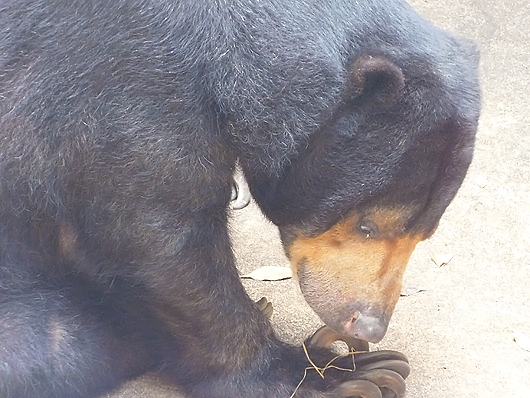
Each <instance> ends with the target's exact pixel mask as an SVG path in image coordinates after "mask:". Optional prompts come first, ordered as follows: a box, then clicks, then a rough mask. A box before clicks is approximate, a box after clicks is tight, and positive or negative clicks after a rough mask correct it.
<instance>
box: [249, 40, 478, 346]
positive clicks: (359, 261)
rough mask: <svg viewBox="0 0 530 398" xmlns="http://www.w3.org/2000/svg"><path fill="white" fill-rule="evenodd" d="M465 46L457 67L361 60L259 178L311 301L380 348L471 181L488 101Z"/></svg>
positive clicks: (325, 316) (265, 206)
mask: <svg viewBox="0 0 530 398" xmlns="http://www.w3.org/2000/svg"><path fill="white" fill-rule="evenodd" d="M461 46H462V47H461V48H462V49H463V48H466V50H467V51H468V52H469V56H462V57H461V58H460V59H459V61H458V62H459V65H454V64H443V63H439V64H436V63H433V62H431V63H429V62H425V61H424V62H422V60H421V59H417V60H414V62H411V61H410V60H409V61H408V63H406V62H401V61H399V60H392V59H391V58H390V57H387V56H384V55H378V54H362V55H360V56H357V57H356V59H355V60H353V61H352V62H351V64H350V66H349V72H348V73H349V76H348V77H347V79H345V81H346V83H345V89H344V90H343V92H342V93H341V99H340V101H339V103H338V104H336V106H334V107H333V108H332V109H331V110H330V111H329V113H328V114H327V116H326V118H325V121H323V122H322V123H321V124H320V126H319V128H318V129H316V130H315V131H314V132H313V133H312V134H311V135H310V137H309V139H308V140H307V142H306V143H305V145H303V146H301V147H300V148H299V149H298V153H297V155H296V156H293V157H292V158H291V159H289V162H288V163H287V165H286V166H285V167H284V168H283V170H282V173H281V174H280V175H279V176H275V175H269V176H267V175H264V174H261V175H259V176H258V177H256V175H257V174H256V175H254V174H253V173H252V170H249V173H248V174H249V176H248V177H249V184H250V187H251V191H252V193H253V195H254V197H255V199H256V201H257V202H258V204H259V205H260V207H261V208H262V210H263V211H264V213H265V214H266V215H267V216H268V217H269V218H270V219H271V220H272V221H273V222H274V223H275V224H276V225H278V226H279V228H280V232H281V236H282V240H283V244H284V247H285V251H286V253H287V255H288V257H289V258H290V260H291V264H292V267H293V270H294V274H295V275H296V276H297V278H298V280H299V283H300V287H301V290H302V292H303V294H304V296H305V298H306V300H307V302H308V303H309V304H310V305H311V306H312V308H313V309H314V310H315V311H316V312H317V314H318V315H319V316H320V317H321V319H322V320H323V321H324V322H325V323H326V324H327V325H328V326H330V327H332V328H333V329H335V330H336V331H337V332H340V333H343V334H346V335H351V336H355V337H357V338H360V339H363V340H367V341H371V342H378V341H380V340H381V339H382V337H383V336H384V334H385V332H386V330H387V327H388V323H389V320H390V317H391V314H392V312H393V310H394V307H395V305H396V302H397V300H398V298H399V295H400V292H401V286H402V279H403V274H404V271H405V267H406V264H407V262H408V260H409V257H410V255H411V253H412V252H413V250H414V248H415V246H416V244H417V243H418V242H420V241H421V240H423V239H426V238H427V237H429V236H430V235H431V234H432V233H433V232H434V230H435V229H436V227H437V225H438V222H439V220H440V217H441V216H442V214H443V212H444V211H445V209H446V207H447V206H448V205H449V203H450V201H451V200H452V199H453V197H454V196H455V194H456V192H457V190H458V188H459V187H460V185H461V183H462V181H463V179H464V176H465V174H466V171H467V169H468V166H469V164H470V162H471V158H472V152H473V144H474V137H475V133H476V128H477V123H478V116H479V90H478V83H477V78H476V65H477V57H476V54H475V55H472V54H471V53H473V52H474V51H475V52H476V50H470V49H469V47H468V45H467V43H462V45H461ZM247 169H251V167H247Z"/></svg>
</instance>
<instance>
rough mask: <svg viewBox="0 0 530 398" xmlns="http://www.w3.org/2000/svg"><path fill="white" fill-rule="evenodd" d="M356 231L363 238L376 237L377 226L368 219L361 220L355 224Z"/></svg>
mask: <svg viewBox="0 0 530 398" xmlns="http://www.w3.org/2000/svg"><path fill="white" fill-rule="evenodd" d="M357 231H358V232H359V234H361V235H363V236H364V237H365V238H376V237H377V235H378V231H377V227H376V226H375V225H374V224H373V223H371V222H368V221H363V222H361V223H359V224H358V225H357Z"/></svg>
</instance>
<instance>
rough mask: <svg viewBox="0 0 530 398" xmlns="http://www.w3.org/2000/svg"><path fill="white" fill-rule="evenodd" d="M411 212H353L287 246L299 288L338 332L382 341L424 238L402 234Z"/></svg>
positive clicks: (391, 210)
mask: <svg viewBox="0 0 530 398" xmlns="http://www.w3.org/2000/svg"><path fill="white" fill-rule="evenodd" d="M408 213H409V211H407V209H399V210H395V209H375V210H372V211H370V212H369V213H365V214H363V215H362V217H361V216H360V215H359V214H352V215H350V216H349V217H347V218H346V219H344V220H342V221H341V222H339V223H338V224H336V225H335V226H333V227H332V228H330V229H329V230H328V231H326V232H324V233H323V234H321V235H318V236H316V237H305V236H299V237H297V238H295V239H294V241H292V243H291V244H290V245H289V246H288V247H287V252H288V253H289V256H290V259H291V266H292V268H293V272H294V274H295V275H296V276H297V277H298V280H299V283H300V288H301V290H302V292H303V294H304V296H305V298H306V300H307V302H308V303H309V305H310V306H311V307H312V308H313V309H314V310H315V312H316V313H317V314H318V315H319V316H320V318H321V319H322V320H323V321H324V322H325V323H326V324H327V325H328V326H329V327H331V328H333V329H335V330H336V331H337V332H339V333H342V334H345V335H349V336H354V337H356V338H359V339H362V340H366V341H370V342H378V341H380V340H381V339H382V338H383V336H384V335H385V333H386V330H387V327H388V323H389V321H390V317H391V315H392V312H393V311H394V307H395V305H396V303H397V300H398V298H399V295H400V292H401V286H402V280H403V274H404V272H405V268H406V265H407V262H408V260H409V258H410V255H411V254H412V252H413V251H414V248H415V247H416V245H417V243H418V242H419V241H421V240H422V238H423V236H424V235H423V234H422V235H411V234H406V233H403V232H402V231H403V225H404V223H405V220H406V219H407V215H408Z"/></svg>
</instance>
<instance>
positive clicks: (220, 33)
mask: <svg viewBox="0 0 530 398" xmlns="http://www.w3.org/2000/svg"><path fill="white" fill-rule="evenodd" d="M477 62H478V55H477V50H476V48H475V46H474V45H473V44H471V43H468V42H466V41H462V40H459V39H456V38H454V37H452V36H451V35H449V34H447V33H444V32H443V31H441V30H439V29H437V28H435V27H434V26H433V25H431V24H430V23H428V22H427V21H425V20H424V19H422V18H421V17H420V16H419V15H418V14H416V13H415V12H414V11H413V10H412V9H411V8H410V7H409V5H407V4H406V3H405V2H403V1H401V0H365V1H362V2H354V1H348V0H332V1H327V2H321V1H312V0H308V1H300V0H282V1H279V0H259V1H258V0H233V1H220V0H212V1H197V0H112V1H106V0H83V1H77V0H74V1H72V0H68V1H64V0H55V1H49V0H16V1H15V0H4V1H1V2H0V220H1V221H0V223H1V224H0V396H2V397H5V398H22V397H32V398H37V397H41V398H51V397H53V398H73V397H80V398H81V397H82V398H87V397H96V396H98V395H100V394H102V393H104V392H106V391H109V390H110V389H112V388H115V387H117V386H119V385H120V383H122V382H123V381H124V380H126V379H128V378H130V377H133V376H135V375H138V374H141V373H143V372H145V371H157V372H159V373H160V374H161V375H163V376H164V377H165V378H166V379H167V380H169V381H170V382H172V383H175V384H176V385H179V386H180V387H181V388H182V390H183V391H184V393H185V394H187V395H188V396H190V397H198V398H214V397H218V398H221V397H225V398H238V397H240V398H243V397H244V398H252V397H255V398H276V397H278V398H279V397H284V398H285V397H289V396H292V395H293V394H294V393H295V391H296V395H295V396H296V397H303V398H324V397H348V396H356V395H359V396H364V397H377V396H381V395H380V394H381V393H383V395H385V396H387V395H388V394H394V395H396V396H401V395H402V392H401V381H402V379H403V378H404V377H406V374H405V373H406V372H405V371H401V369H403V368H404V366H401V365H400V363H401V364H402V363H404V360H403V359H402V358H401V357H400V355H399V354H398V353H393V352H386V353H382V354H375V353H374V354H371V353H369V354H365V356H363V355H362V354H360V355H359V357H358V358H359V359H358V361H357V371H356V372H350V373H348V372H335V373H333V371H330V372H329V373H326V378H325V379H321V378H320V377H318V376H316V377H313V376H311V375H310V376H308V377H307V378H306V379H305V380H304V382H303V383H302V384H300V385H299V386H298V384H299V382H300V381H301V379H302V378H303V373H304V369H305V368H306V367H307V366H309V362H308V359H307V358H306V354H305V353H304V352H303V350H302V347H293V346H290V345H287V344H285V343H283V342H281V341H280V340H279V339H278V338H277V337H275V334H274V332H273V330H272V329H271V326H270V324H269V322H268V320H267V317H266V316H265V315H264V314H263V313H262V312H261V311H260V309H259V308H258V307H257V306H256V305H255V303H254V302H253V301H252V300H250V298H249V297H248V296H247V295H246V293H245V291H244V289H243V287H242V285H241V283H240V280H239V277H238V273H237V270H236V268H235V265H234V256H233V253H232V250H231V243H230V240H229V236H228V231H227V215H228V212H229V208H230V198H231V190H232V187H233V173H234V169H235V165H236V162H238V163H239V165H240V167H241V170H242V171H243V173H244V175H245V178H246V180H247V181H248V185H249V189H250V191H251V193H252V196H253V197H254V199H255V200H256V202H257V203H258V205H259V206H260V208H261V210H262V211H263V213H264V214H265V215H266V216H267V217H268V218H269V219H270V220H271V221H272V222H274V223H275V224H276V225H277V226H278V227H279V229H280V232H281V238H282V242H283V245H284V247H285V251H286V253H287V256H288V257H289V258H290V261H291V263H292V267H293V270H294V273H295V275H296V276H297V278H298V280H299V283H300V287H301V290H302V292H303V293H304V295H305V298H306V299H307V301H308V303H309V304H310V305H311V306H312V307H313V309H314V310H315V311H316V313H317V314H319V315H320V317H321V318H322V320H323V321H324V322H325V323H326V324H327V326H328V327H329V328H330V329H329V330H333V331H334V333H337V334H338V335H340V336H345V338H346V339H347V338H355V339H359V340H363V341H371V342H377V341H379V340H380V339H381V338H382V337H383V335H384V334H385V332H386V330H387V326H388V322H389V320H390V316H391V314H392V311H393V309H394V306H395V304H396V301H397V299H398V297H399V293H400V288H401V280H402V276H403V272H404V269H405V265H406V263H407V261H408V258H409V256H410V254H411V253H412V251H413V250H414V247H415V245H416V243H417V242H419V241H421V240H422V239H425V238H427V237H428V236H430V235H431V234H432V233H433V231H434V230H435V228H436V226H437V223H438V221H439V219H440V217H441V216H442V213H443V212H444V210H445V208H446V207H447V206H448V204H449V202H450V201H451V200H452V198H453V197H454V196H455V194H456V192H457V190H458V188H459V186H460V184H461V183H462V180H463V178H464V175H465V173H466V170H467V168H468V165H469V164H470V161H471V158H472V151H473V142H474V137H475V132H476V128H477V120H478V116H479V90H478V82H477ZM310 349H311V348H310ZM310 355H311V358H312V359H313V360H314V361H316V362H318V363H324V364H325V363H326V362H327V361H329V360H330V359H331V358H332V356H333V354H332V353H331V352H330V351H328V350H327V349H326V348H325V347H314V348H313V349H312V350H311V352H310ZM374 358H375V359H374ZM349 361H350V365H351V358H350V359H349ZM374 361H375V362H374ZM366 363H371V365H366V366H365V365H363V364H366ZM374 363H375V365H374ZM374 367H375V368H378V369H379V370H378V371H377V372H375V373H371V372H370V369H373V368H374ZM389 380H390V381H391V382H389ZM392 383H394V384H396V383H397V384H399V387H396V388H394V389H393V388H392V386H391V384H392ZM392 385H393V384H392ZM297 386H298V387H297ZM392 391H393V393H392ZM388 396H390V395H388Z"/></svg>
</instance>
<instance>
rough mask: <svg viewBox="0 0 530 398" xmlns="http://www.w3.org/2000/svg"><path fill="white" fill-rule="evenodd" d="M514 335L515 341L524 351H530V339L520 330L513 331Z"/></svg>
mask: <svg viewBox="0 0 530 398" xmlns="http://www.w3.org/2000/svg"><path fill="white" fill-rule="evenodd" d="M512 333H513V341H515V342H516V343H517V345H518V346H519V347H521V348H522V349H523V350H525V351H530V337H528V336H527V335H526V334H524V333H522V332H520V331H518V330H513V331H512Z"/></svg>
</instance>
